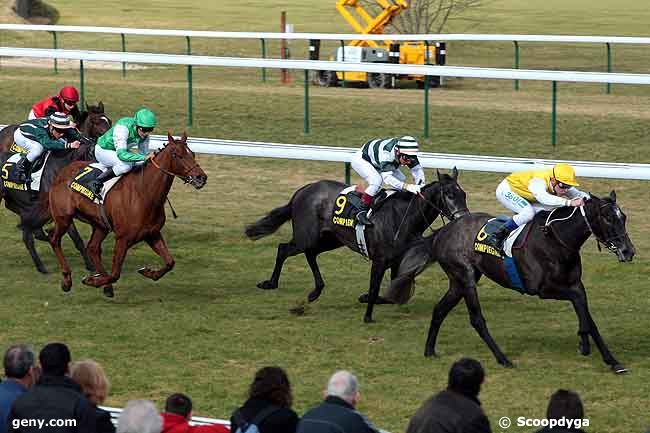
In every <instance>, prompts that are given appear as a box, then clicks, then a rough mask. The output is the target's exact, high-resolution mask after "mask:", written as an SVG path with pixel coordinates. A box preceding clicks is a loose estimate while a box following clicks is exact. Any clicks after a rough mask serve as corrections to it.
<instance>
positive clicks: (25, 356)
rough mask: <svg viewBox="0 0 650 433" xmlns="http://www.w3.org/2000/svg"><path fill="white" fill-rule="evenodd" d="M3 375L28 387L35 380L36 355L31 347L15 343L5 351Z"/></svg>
mask: <svg viewBox="0 0 650 433" xmlns="http://www.w3.org/2000/svg"><path fill="white" fill-rule="evenodd" d="M4 367H5V376H6V377H7V378H10V379H14V380H16V381H20V382H22V383H23V385H25V386H27V387H30V386H32V384H33V383H34V382H35V381H36V373H37V372H36V355H35V354H34V351H33V350H32V349H31V347H29V346H26V345H24V344H16V345H13V346H11V347H9V349H7V351H6V352H5V358H4Z"/></svg>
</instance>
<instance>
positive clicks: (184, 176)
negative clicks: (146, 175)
mask: <svg viewBox="0 0 650 433" xmlns="http://www.w3.org/2000/svg"><path fill="white" fill-rule="evenodd" d="M171 153H172V159H176V158H178V157H177V156H176V150H175V149H172V150H171ZM160 154H161V151H160V150H157V151H156V152H155V153H154V157H153V158H151V159H150V160H149V161H151V164H153V166H154V167H156V168H157V169H158V170H160V171H162V172H163V173H165V174H166V175H168V176H171V177H177V178H179V179H181V180H182V181H183V182H184V183H189V182H190V176H189V174H190V172H192V170H194V169H195V168H197V167H198V166H199V164H198V163H197V162H196V161H194V165H192V166H191V167H189V168H188V169H187V170H185V172H184V173H183V174H177V173H172V172H171V171H169V170H167V169H166V168H164V167H162V166H161V165H160V164H158V163H157V162H156V158H157V157H158V155H160ZM179 159H181V158H179Z"/></svg>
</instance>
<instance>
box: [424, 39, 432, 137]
mask: <svg viewBox="0 0 650 433" xmlns="http://www.w3.org/2000/svg"><path fill="white" fill-rule="evenodd" d="M424 44H425V62H426V64H427V65H430V64H431V63H430V60H431V59H430V58H429V41H425V42H424ZM424 138H429V75H425V76H424Z"/></svg>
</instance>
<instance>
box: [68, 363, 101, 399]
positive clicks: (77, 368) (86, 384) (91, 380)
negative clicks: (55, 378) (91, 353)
mask: <svg viewBox="0 0 650 433" xmlns="http://www.w3.org/2000/svg"><path fill="white" fill-rule="evenodd" d="M70 377H71V378H72V380H74V381H75V382H77V383H78V384H79V385H80V386H81V389H82V392H83V394H84V395H85V396H86V397H87V398H88V399H89V400H90V401H91V402H93V403H95V404H100V403H103V402H104V400H106V396H107V395H108V388H109V387H110V383H109V381H108V378H107V377H106V374H105V373H104V369H103V368H102V366H101V365H99V364H98V363H96V362H95V361H93V360H92V359H85V360H83V361H78V362H75V363H74V364H72V367H71V368H70Z"/></svg>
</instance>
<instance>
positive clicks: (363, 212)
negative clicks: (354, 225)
mask: <svg viewBox="0 0 650 433" xmlns="http://www.w3.org/2000/svg"><path fill="white" fill-rule="evenodd" d="M373 200H374V197H373V196H371V195H370V194H368V193H366V192H364V193H363V195H362V196H361V205H360V206H359V213H358V214H357V222H359V224H363V225H364V226H371V225H372V221H370V218H368V212H369V210H370V205H371V204H372V201H373Z"/></svg>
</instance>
